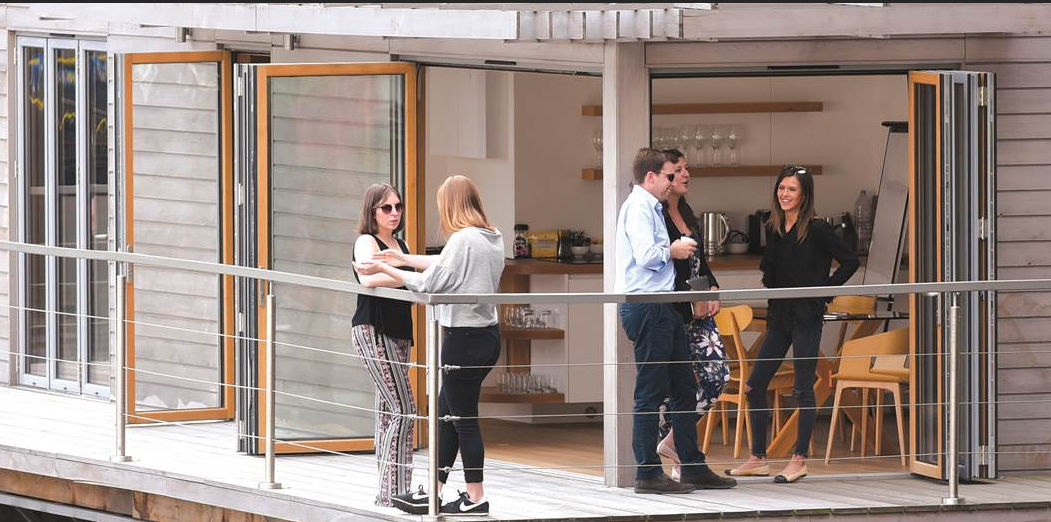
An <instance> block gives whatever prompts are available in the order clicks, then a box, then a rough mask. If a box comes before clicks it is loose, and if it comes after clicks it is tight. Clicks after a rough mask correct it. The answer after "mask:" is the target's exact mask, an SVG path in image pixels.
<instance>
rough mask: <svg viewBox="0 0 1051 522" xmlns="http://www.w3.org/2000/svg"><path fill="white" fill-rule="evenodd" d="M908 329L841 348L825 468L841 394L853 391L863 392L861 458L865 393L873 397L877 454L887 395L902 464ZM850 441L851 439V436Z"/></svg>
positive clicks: (864, 425) (866, 419) (862, 437)
mask: <svg viewBox="0 0 1051 522" xmlns="http://www.w3.org/2000/svg"><path fill="white" fill-rule="evenodd" d="M908 350H909V329H908V328H899V329H897V330H891V331H889V332H885V333H879V334H875V335H870V336H868V337H862V338H860V339H851V340H848V341H847V342H846V343H844V344H843V351H842V353H841V355H842V360H841V361H840V364H839V371H838V372H836V373H835V374H833V375H832V379H833V381H835V383H836V394H835V400H834V401H833V403H832V421H831V423H830V424H829V427H828V446H827V447H826V448H825V464H828V462H829V457H830V456H831V455H832V443H833V440H834V439H833V434H834V433H835V432H836V422H837V420H838V419H839V414H840V404H841V401H842V398H843V391H844V390H847V389H850V388H856V389H860V390H862V400H861V402H862V405H861V406H862V407H861V411H862V414H861V415H862V416H861V455H862V456H864V455H865V446H866V442H867V441H866V437H867V435H868V433H867V430H868V391H870V390H872V391H875V393H876V398H877V399H876V404H877V406H876V454H877V455H878V454H879V451H880V442H881V440H882V438H883V422H882V417H883V414H882V405H883V404H882V403H883V401H882V397H883V393H884V392H890V394H891V397H892V399H893V401H894V414H895V418H896V419H897V422H898V448H899V449H900V450H901V464H902V465H903V466H904V465H906V462H905V425H904V420H903V415H902V402H901V397H902V395H903V392H904V386H905V384H907V383H908V382H909V374H908V369H907V368H906V366H907V361H908ZM874 370H875V371H874ZM851 439H852V440H853V435H852V436H851Z"/></svg>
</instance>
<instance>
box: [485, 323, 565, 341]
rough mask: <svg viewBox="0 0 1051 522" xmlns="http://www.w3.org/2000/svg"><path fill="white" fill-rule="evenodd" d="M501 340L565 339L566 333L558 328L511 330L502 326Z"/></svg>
mask: <svg viewBox="0 0 1051 522" xmlns="http://www.w3.org/2000/svg"><path fill="white" fill-rule="evenodd" d="M500 338H501V339H565V338H566V331H565V330H560V329H558V328H511V327H510V326H505V325H500Z"/></svg>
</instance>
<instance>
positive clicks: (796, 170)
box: [770, 165, 814, 243]
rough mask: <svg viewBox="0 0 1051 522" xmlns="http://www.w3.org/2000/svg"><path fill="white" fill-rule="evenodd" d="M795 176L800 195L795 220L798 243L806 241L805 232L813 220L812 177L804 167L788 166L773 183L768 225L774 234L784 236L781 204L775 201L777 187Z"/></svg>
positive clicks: (783, 215)
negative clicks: (797, 214)
mask: <svg viewBox="0 0 1051 522" xmlns="http://www.w3.org/2000/svg"><path fill="white" fill-rule="evenodd" d="M790 176H795V178H796V179H797V180H799V189H800V192H802V194H801V195H800V199H801V201H800V202H799V217H798V219H796V224H795V229H796V239H797V241H799V242H800V243H802V242H803V240H804V239H806V235H807V231H808V230H809V229H810V222H811V221H813V220H814V177H813V176H812V175H810V171H808V170H807V169H806V168H805V167H799V166H796V165H789V166H787V167H785V168H784V169H782V170H781V174H780V175H779V176H777V181H776V182H775V183H774V195H773V199H772V200H771V202H770V224H771V225H772V226H773V228H774V232H775V233H777V235H779V236H784V234H785V230H784V228H785V211H784V210H781V202H780V201H778V199H777V187H780V186H781V181H782V180H784V179H785V178H787V177H790Z"/></svg>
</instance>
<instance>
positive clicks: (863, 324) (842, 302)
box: [828, 295, 880, 355]
mask: <svg viewBox="0 0 1051 522" xmlns="http://www.w3.org/2000/svg"><path fill="white" fill-rule="evenodd" d="M875 312H876V297H875V296H870V295H839V296H836V297H835V298H834V299H832V302H831V303H829V304H828V313H830V314H835V313H842V314H851V315H852V314H872V313H875ZM842 323H843V324H842V325H841V326H840V328H839V338H838V340H837V341H836V354H837V355H838V354H839V352H840V350H842V349H843V343H844V342H846V341H848V340H851V339H859V338H861V337H865V336H868V335H872V334H873V333H875V331H876V329H878V328H879V323H880V321H866V320H864V319H861V320H857V321H842ZM851 326H853V327H854V330H852V331H851V334H850V337H849V338H848V337H847V330H848V329H849V328H850V327H851Z"/></svg>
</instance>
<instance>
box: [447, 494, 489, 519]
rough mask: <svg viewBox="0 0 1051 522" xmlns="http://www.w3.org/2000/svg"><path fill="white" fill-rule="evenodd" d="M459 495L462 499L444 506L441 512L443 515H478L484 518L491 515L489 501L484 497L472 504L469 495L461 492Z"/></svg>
mask: <svg viewBox="0 0 1051 522" xmlns="http://www.w3.org/2000/svg"><path fill="white" fill-rule="evenodd" d="M459 493H460V498H458V499H456V500H454V501H452V502H449V503H448V504H443V505H442V509H441V511H440V512H441V513H442V514H445V515H455V516H461V517H463V516H469V515H477V516H483V517H484V516H487V515H489V501H488V500H486V499H485V498H484V497H483V498H482V500H479V501H478V502H471V497H469V496H467V493H464V492H462V491H460V492H459Z"/></svg>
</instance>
